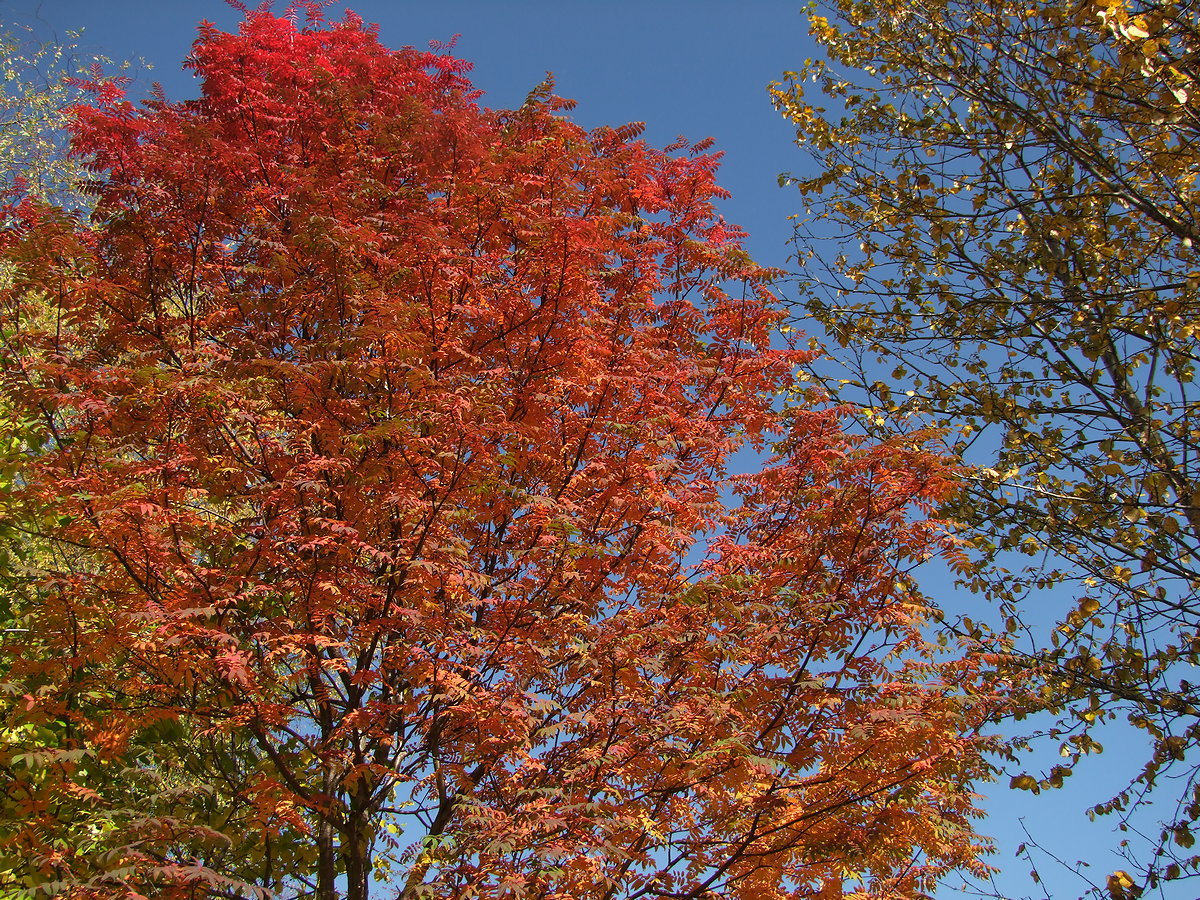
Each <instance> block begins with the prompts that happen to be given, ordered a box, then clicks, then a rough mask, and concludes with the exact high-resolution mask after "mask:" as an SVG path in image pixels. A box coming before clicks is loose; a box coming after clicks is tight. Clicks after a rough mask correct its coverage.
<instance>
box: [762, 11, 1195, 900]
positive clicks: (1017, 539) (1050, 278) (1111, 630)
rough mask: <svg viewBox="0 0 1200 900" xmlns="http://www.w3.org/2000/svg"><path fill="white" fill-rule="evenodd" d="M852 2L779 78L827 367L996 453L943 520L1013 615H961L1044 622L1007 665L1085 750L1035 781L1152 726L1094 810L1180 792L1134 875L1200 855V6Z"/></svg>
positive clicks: (995, 640)
mask: <svg viewBox="0 0 1200 900" xmlns="http://www.w3.org/2000/svg"><path fill="white" fill-rule="evenodd" d="M829 7H830V10H831V11H830V10H826V11H827V12H829V15H830V16H831V19H832V20H831V19H827V18H825V17H823V16H819V15H813V16H812V17H811V20H810V21H811V33H812V35H813V36H814V38H815V39H816V40H817V41H818V43H819V44H820V45H821V47H822V48H823V50H824V51H825V53H826V58H825V59H822V60H818V61H811V62H809V63H808V64H807V66H806V67H805V68H804V69H803V70H802V71H800V72H795V73H789V74H788V75H787V77H786V80H785V81H784V82H783V83H781V84H778V85H776V86H775V87H774V96H775V99H776V101H777V103H778V105H779V108H780V109H781V111H782V112H783V113H784V114H785V115H786V116H788V117H789V118H790V119H791V120H792V121H793V122H795V123H796V126H797V135H798V139H799V142H800V143H801V144H802V145H803V146H804V147H805V148H806V149H807V150H808V151H809V153H810V154H811V156H812V157H813V158H814V159H815V160H816V161H817V165H818V173H817V174H816V175H815V176H814V177H812V178H796V179H794V182H795V184H796V185H797V186H798V187H799V188H800V190H801V192H802V193H803V194H804V196H805V197H806V203H807V204H808V207H809V213H810V220H809V222H808V224H807V225H806V226H804V227H802V229H801V231H800V238H801V241H802V242H804V241H809V243H808V244H807V245H806V246H805V250H806V251H807V252H809V253H811V254H813V255H810V256H809V257H807V263H806V266H807V270H808V273H809V274H808V276H806V284H805V288H804V291H805V295H804V297H805V298H804V308H805V310H806V311H807V313H809V314H810V315H812V316H813V317H815V319H816V320H818V321H819V322H820V323H821V324H822V325H823V326H824V327H825V328H826V329H828V332H829V333H830V334H831V335H832V336H834V337H835V338H836V339H837V341H838V342H840V344H841V346H842V347H843V348H844V352H843V354H842V359H843V360H844V361H845V363H846V365H847V368H848V372H846V373H845V374H844V375H840V376H835V377H834V378H833V379H832V380H831V381H830V382H829V383H830V384H831V387H832V389H833V391H834V392H835V393H836V394H837V396H838V398H839V399H841V400H843V401H845V402H848V403H852V404H854V405H855V406H856V408H857V409H858V410H859V411H860V413H861V415H860V420H861V422H862V423H863V424H864V425H865V427H866V429H867V430H868V431H869V432H870V433H880V432H886V431H887V430H889V429H891V428H893V427H895V425H896V423H897V422H898V421H901V420H906V421H909V422H910V427H911V418H910V417H912V416H916V417H919V418H921V419H923V420H924V421H926V422H928V423H932V424H934V425H938V426H942V427H945V428H947V429H949V430H950V432H951V433H952V434H954V435H955V436H956V440H957V450H958V451H959V452H960V453H961V454H962V456H963V457H964V458H965V459H967V460H970V461H972V462H974V463H976V465H975V468H974V469H973V470H972V471H971V472H970V474H969V476H968V477H967V479H966V483H965V488H964V491H963V492H962V493H961V494H960V495H958V496H957V497H956V499H955V500H953V501H952V502H951V503H950V504H947V505H946V506H944V507H943V512H944V514H946V515H947V516H949V517H951V518H953V519H956V520H958V521H959V522H960V523H961V525H962V531H961V534H962V535H963V537H964V538H965V539H966V540H968V541H969V549H970V550H971V551H973V558H968V557H967V556H964V558H963V559H962V560H961V561H960V568H961V573H962V576H963V580H964V582H965V583H968V584H970V585H971V586H972V587H973V588H975V589H976V590H982V591H984V592H985V593H986V594H987V595H989V596H990V597H992V598H993V599H994V600H996V601H998V604H999V605H998V607H997V608H998V609H999V610H1001V611H1002V614H1001V615H1000V616H999V622H1000V624H996V623H993V624H994V625H995V627H996V628H997V629H998V631H999V632H1000V633H999V634H997V633H996V632H993V631H988V630H987V629H984V630H980V629H979V628H978V627H976V626H975V625H974V624H973V623H971V622H969V621H968V622H966V623H965V624H963V625H961V627H960V628H959V633H960V635H962V636H964V637H967V638H969V639H973V640H976V641H981V642H984V643H986V644H989V645H991V646H992V647H993V648H995V649H999V650H1004V649H1005V646H1006V642H1007V641H1009V640H1011V639H1012V638H1013V637H1016V636H1018V635H1020V634H1021V633H1022V632H1024V633H1025V638H1023V640H1022V643H1021V644H1020V646H1021V648H1022V649H1021V652H1019V653H1018V652H1017V651H1015V650H1014V651H1013V652H1012V653H1011V654H1009V659H1010V661H1011V662H1012V663H1013V664H1014V665H1016V666H1018V667H1021V668H1029V667H1032V668H1033V669H1034V670H1036V671H1037V672H1039V673H1040V675H1041V677H1042V686H1041V697H1040V705H1041V706H1043V707H1045V708H1049V709H1051V710H1053V711H1055V712H1057V713H1059V714H1060V715H1059V723H1058V726H1057V727H1056V728H1055V729H1053V731H1052V737H1054V738H1056V739H1057V740H1058V741H1061V752H1062V755H1063V756H1064V757H1066V759H1065V760H1063V761H1062V763H1061V764H1060V765H1056V766H1054V767H1053V768H1052V769H1050V770H1049V771H1048V772H1045V773H1043V775H1042V777H1041V778H1036V777H1034V776H1032V775H1028V774H1024V775H1021V776H1019V777H1017V778H1016V779H1015V780H1014V784H1016V785H1017V786H1018V787H1024V788H1031V789H1034V790H1040V789H1045V788H1047V787H1055V786H1059V785H1061V784H1062V779H1063V777H1064V776H1066V775H1069V774H1070V771H1071V768H1072V767H1073V766H1074V764H1075V763H1076V762H1077V761H1078V760H1079V759H1080V757H1081V756H1083V755H1086V754H1088V753H1091V752H1094V751H1096V750H1097V749H1099V746H1098V743H1097V742H1096V741H1095V740H1094V739H1093V735H1092V731H1093V728H1092V726H1093V725H1095V724H1097V723H1102V722H1105V721H1108V720H1111V719H1113V718H1117V717H1123V718H1127V719H1128V721H1129V722H1131V723H1132V724H1133V725H1134V726H1136V727H1137V728H1140V729H1144V730H1145V732H1146V733H1147V734H1148V735H1149V737H1150V738H1151V740H1152V743H1153V754H1152V756H1151V758H1150V759H1149V760H1147V761H1146V764H1145V766H1144V767H1143V768H1142V769H1141V771H1140V774H1136V779H1135V781H1134V782H1133V783H1132V784H1131V786H1130V790H1126V791H1123V792H1122V793H1120V794H1119V796H1117V797H1115V798H1113V799H1112V800H1111V801H1109V800H1108V798H1098V799H1100V800H1101V801H1103V802H1099V803H1097V805H1096V806H1095V809H1094V812H1097V813H1105V812H1118V813H1120V814H1122V815H1125V814H1126V813H1127V812H1128V811H1129V810H1130V809H1131V807H1133V806H1136V805H1137V804H1136V798H1137V797H1141V796H1146V795H1147V792H1148V795H1149V796H1151V797H1156V798H1158V799H1159V800H1160V802H1162V803H1164V804H1165V809H1164V813H1163V822H1162V826H1163V827H1162V833H1161V835H1158V836H1157V837H1156V836H1155V835H1151V836H1150V837H1151V840H1150V845H1149V848H1148V850H1147V851H1146V855H1145V856H1144V857H1141V858H1137V859H1135V860H1134V861H1135V862H1137V863H1138V864H1139V867H1140V869H1141V874H1140V877H1138V878H1137V879H1131V878H1124V879H1122V878H1118V879H1117V882H1116V883H1115V886H1114V884H1110V885H1109V886H1108V887H1109V890H1110V892H1113V891H1115V892H1116V893H1114V896H1117V895H1119V894H1120V893H1121V892H1128V891H1131V890H1133V889H1134V888H1135V887H1138V885H1135V884H1134V882H1135V881H1137V882H1139V884H1140V887H1145V886H1146V885H1147V884H1149V885H1154V884H1156V883H1157V881H1158V880H1160V879H1164V878H1174V877H1179V876H1180V875H1182V874H1187V873H1194V872H1195V871H1196V868H1197V864H1198V862H1200V859H1198V858H1197V857H1194V856H1191V855H1189V854H1188V853H1187V852H1186V851H1187V850H1188V849H1189V848H1190V847H1191V846H1192V844H1193V837H1192V831H1191V828H1192V826H1193V824H1194V823H1195V821H1196V820H1197V818H1198V817H1200V781H1198V779H1197V776H1198V774H1200V769H1197V768H1196V760H1195V747H1196V744H1197V742H1198V741H1200V727H1198V726H1200V718H1198V713H1197V709H1200V696H1198V695H1197V688H1196V687H1194V686H1193V685H1192V684H1191V681H1190V680H1189V679H1194V676H1193V675H1191V667H1192V666H1195V665H1196V664H1197V663H1200V655H1198V654H1200V630H1198V626H1200V616H1198V610H1200V603H1198V601H1200V596H1198V593H1197V592H1198V590H1200V580H1198V579H1197V576H1196V552H1197V549H1198V545H1200V513H1198V508H1200V507H1198V504H1200V493H1198V491H1200V469H1198V468H1197V456H1196V448H1197V439H1198V437H1200V431H1197V424H1196V416H1197V411H1198V407H1197V399H1198V398H1197V392H1196V388H1195V383H1194V376H1195V362H1196V355H1197V345H1196V322H1197V317H1198V315H1200V298H1198V294H1197V289H1198V286H1200V274H1198V273H1197V271H1196V257H1195V252H1196V251H1195V249H1194V247H1193V242H1194V241H1195V240H1197V239H1200V235H1198V233H1197V230H1198V227H1200V226H1198V222H1197V218H1196V213H1195V210H1196V200H1197V194H1196V190H1197V188H1196V185H1195V178H1196V171H1197V162H1198V157H1197V151H1196V144H1195V141H1196V136H1197V121H1198V120H1197V112H1196V110H1197V107H1196V99H1195V96H1194V95H1195V92H1196V91H1195V89H1196V80H1197V77H1198V76H1200V73H1198V71H1197V68H1196V53H1197V51H1198V50H1200V35H1198V32H1197V20H1196V14H1195V10H1194V9H1193V8H1192V7H1191V6H1188V5H1187V4H1178V3H1174V2H1152V3H1151V2H1146V3H1143V2H1140V0H1132V2H1125V0H1098V2H1092V0H1088V2H1085V3H1081V4H1077V3H1064V2H1061V0H1039V2H1032V3H1013V2H1008V0H984V2H982V3H975V2H972V3H961V2H957V0H932V2H919V3H918V2H910V3H902V4H898V5H897V4H893V3H889V4H881V3H874V2H866V3H857V2H856V3H849V2H845V3H843V2H835V3H831V4H829ZM810 81H815V82H816V83H817V84H818V85H819V86H820V88H821V89H822V91H823V92H824V95H825V98H826V99H825V100H824V101H821V102H825V103H827V104H828V107H829V108H828V109H825V108H821V107H818V106H814V105H811V104H810V102H809V100H808V99H806V97H805V93H804V91H805V87H806V82H810ZM831 236H834V237H833V239H834V240H837V241H839V242H840V244H841V246H840V247H839V248H838V250H836V251H827V250H826V248H828V247H830V246H831V244H830V242H829V239H830V237H831ZM821 259H824V261H825V262H826V263H827V267H826V268H825V269H824V270H822V269H821V265H820V261H821ZM889 373H890V374H889ZM1022 555H1024V559H1023V558H1022ZM1014 560H1015V562H1014ZM1000 566H1003V568H1001V567H1000ZM1064 596H1065V597H1067V598H1069V599H1068V601H1067V604H1066V607H1065V608H1062V607H1061V606H1060V607H1059V612H1058V613H1057V614H1055V616H1047V614H1046V613H1045V612H1043V611H1044V610H1045V609H1047V608H1052V607H1053V604H1054V603H1055V602H1056V598H1062V597H1064ZM1055 617H1056V618H1057V621H1054V620H1053V619H1054V618H1055ZM1048 618H1049V619H1050V621H1049V622H1048V621H1047V619H1048ZM1006 619H1007V622H1005V620H1006ZM1004 632H1008V633H1009V634H1008V635H1007V636H1005V635H1004ZM1134 774H1135V773H1132V772H1131V777H1133V776H1134ZM1168 775H1170V776H1171V777H1170V779H1167V780H1164V779H1165V778H1166V776H1168ZM1164 794H1165V796H1163V795H1164ZM1126 882H1128V883H1126ZM1139 889H1140V888H1139Z"/></svg>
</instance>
